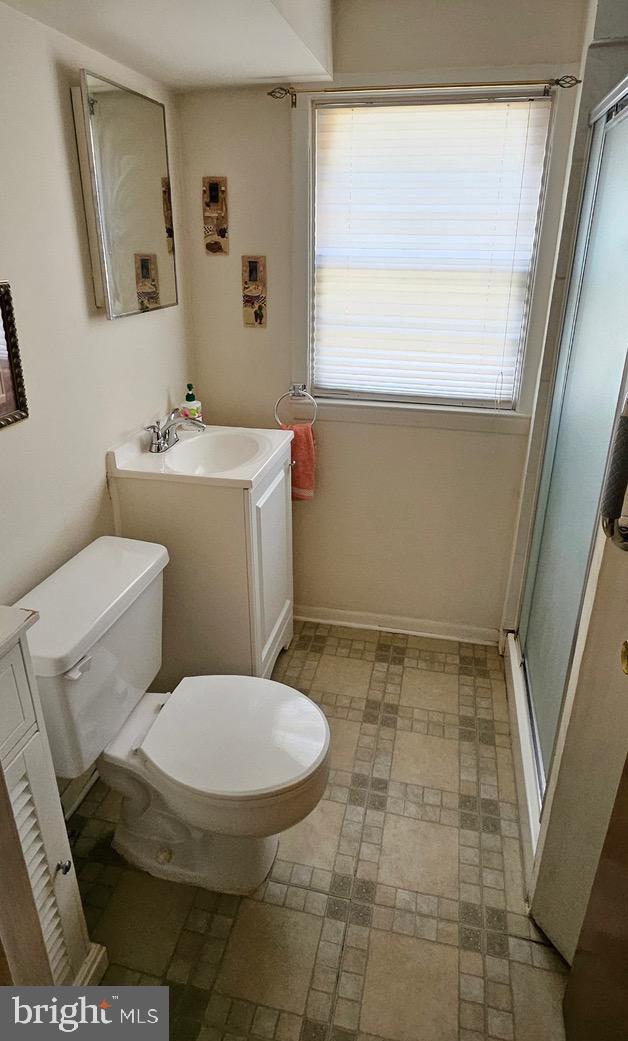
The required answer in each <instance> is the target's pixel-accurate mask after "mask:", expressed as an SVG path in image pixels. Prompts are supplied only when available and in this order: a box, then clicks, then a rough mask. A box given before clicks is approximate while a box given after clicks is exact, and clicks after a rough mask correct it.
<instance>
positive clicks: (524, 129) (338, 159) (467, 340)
mask: <svg viewBox="0 0 628 1041" xmlns="http://www.w3.org/2000/svg"><path fill="white" fill-rule="evenodd" d="M550 105H551V102H550V99H549V98H547V99H546V98H539V99H535V100H533V101H532V100H529V99H526V100H523V99H522V100H518V99H513V100H507V101H497V100H496V101H490V100H488V101H486V100H485V101H465V102H457V103H456V102H451V103H449V102H446V103H442V104H434V103H415V102H412V103H396V104H395V103H392V104H389V103H375V104H373V103H370V104H361V105H358V104H356V105H347V104H338V105H320V106H316V107H315V109H314V113H315V191H314V213H313V219H314V236H313V238H314V271H313V299H312V307H313V316H312V317H313V326H312V340H311V377H312V380H311V381H312V386H313V389H314V392H315V393H318V394H319V395H321V394H322V395H331V396H333V395H339V396H343V397H368V398H376V399H380V400H393V401H395V400H397V401H398V400H401V401H403V400H411V401H425V402H436V403H442V404H445V403H448V404H463V405H471V406H487V407H492V408H495V407H514V405H515V402H516V395H517V389H518V382H519V375H520V367H521V355H522V349H523V341H524V338H525V327H526V317H527V305H528V296H529V291H530V284H531V272H532V268H533V261H534V248H535V238H536V225H537V218H538V213H539V200H540V195H541V185H542V177H543V164H544V155H545V146H546V139H547V129H548V123H549V115H550Z"/></svg>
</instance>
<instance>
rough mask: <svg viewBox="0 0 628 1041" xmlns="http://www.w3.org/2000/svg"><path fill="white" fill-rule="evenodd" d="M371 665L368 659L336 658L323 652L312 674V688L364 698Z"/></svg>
mask: <svg viewBox="0 0 628 1041" xmlns="http://www.w3.org/2000/svg"><path fill="white" fill-rule="evenodd" d="M372 669H373V666H372V664H371V662H370V661H361V660H360V659H358V658H337V657H335V656H334V655H332V654H323V655H322V657H321V660H320V661H319V663H318V668H317V669H316V673H315V675H314V681H313V683H312V687H311V689H312V690H318V691H327V692H328V693H330V694H348V695H350V696H351V697H354V698H365V697H366V692H367V690H368V687H369V681H370V679H371V672H372Z"/></svg>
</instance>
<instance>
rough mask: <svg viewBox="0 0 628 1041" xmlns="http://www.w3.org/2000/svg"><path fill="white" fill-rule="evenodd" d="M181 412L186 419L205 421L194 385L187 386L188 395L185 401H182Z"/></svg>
mask: <svg viewBox="0 0 628 1041" xmlns="http://www.w3.org/2000/svg"><path fill="white" fill-rule="evenodd" d="M179 412H180V413H181V415H182V416H183V418H184V419H200V420H201V421H202V419H203V407H202V405H201V403H200V401H198V400H197V398H196V394H195V393H194V384H193V383H188V384H187V394H186V395H185V401H182V402H181V404H180V405H179Z"/></svg>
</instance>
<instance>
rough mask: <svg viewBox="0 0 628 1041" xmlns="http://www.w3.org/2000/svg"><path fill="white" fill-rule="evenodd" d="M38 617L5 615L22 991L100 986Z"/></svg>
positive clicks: (10, 930)
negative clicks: (38, 672)
mask: <svg viewBox="0 0 628 1041" xmlns="http://www.w3.org/2000/svg"><path fill="white" fill-rule="evenodd" d="M37 617H38V616H37V614H36V613H35V612H34V611H25V610H21V609H19V608H14V607H0V771H1V776H0V877H1V878H2V879H3V885H2V893H0V941H1V944H2V948H3V950H4V955H5V958H6V962H7V965H8V969H9V972H10V975H11V980H12V982H14V983H16V984H24V985H26V984H30V985H45V984H48V983H54V984H73V983H88V982H90V983H94V982H97V980H98V978H99V977H100V975H101V974H102V971H104V968H105V966H106V952H105V950H104V948H102V947H98V946H97V945H95V944H90V942H89V937H88V934H87V927H86V925H85V918H84V916H83V909H82V906H81V899H80V895H79V889H78V883H77V879H76V874H75V871H74V865H73V862H72V856H71V853H70V846H69V843H68V838H67V833H66V828H65V821H64V818H63V811H62V809H61V803H60V800H59V795H58V791H57V784H56V780H55V774H54V769H53V765H52V759H51V756H50V750H49V747H48V739H47V737H46V732H45V729H44V723H43V716H42V712H41V706H40V703H39V695H38V693H37V687H36V681H35V677H34V674H33V670H32V666H31V661H30V656H29V652H28V645H27V642H26V633H27V630H28V629H29V628H30V626H31V625H33V624H34V623H35V622H36V621H37Z"/></svg>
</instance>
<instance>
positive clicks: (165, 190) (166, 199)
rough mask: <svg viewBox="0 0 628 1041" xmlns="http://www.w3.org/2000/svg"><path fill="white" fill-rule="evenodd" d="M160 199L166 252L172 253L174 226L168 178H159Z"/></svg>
mask: <svg viewBox="0 0 628 1041" xmlns="http://www.w3.org/2000/svg"><path fill="white" fill-rule="evenodd" d="M161 201H162V204H163V208H164V224H165V225H166V238H167V239H168V252H169V253H174V226H173V223H172V195H171V194H170V178H169V177H162V179H161Z"/></svg>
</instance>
